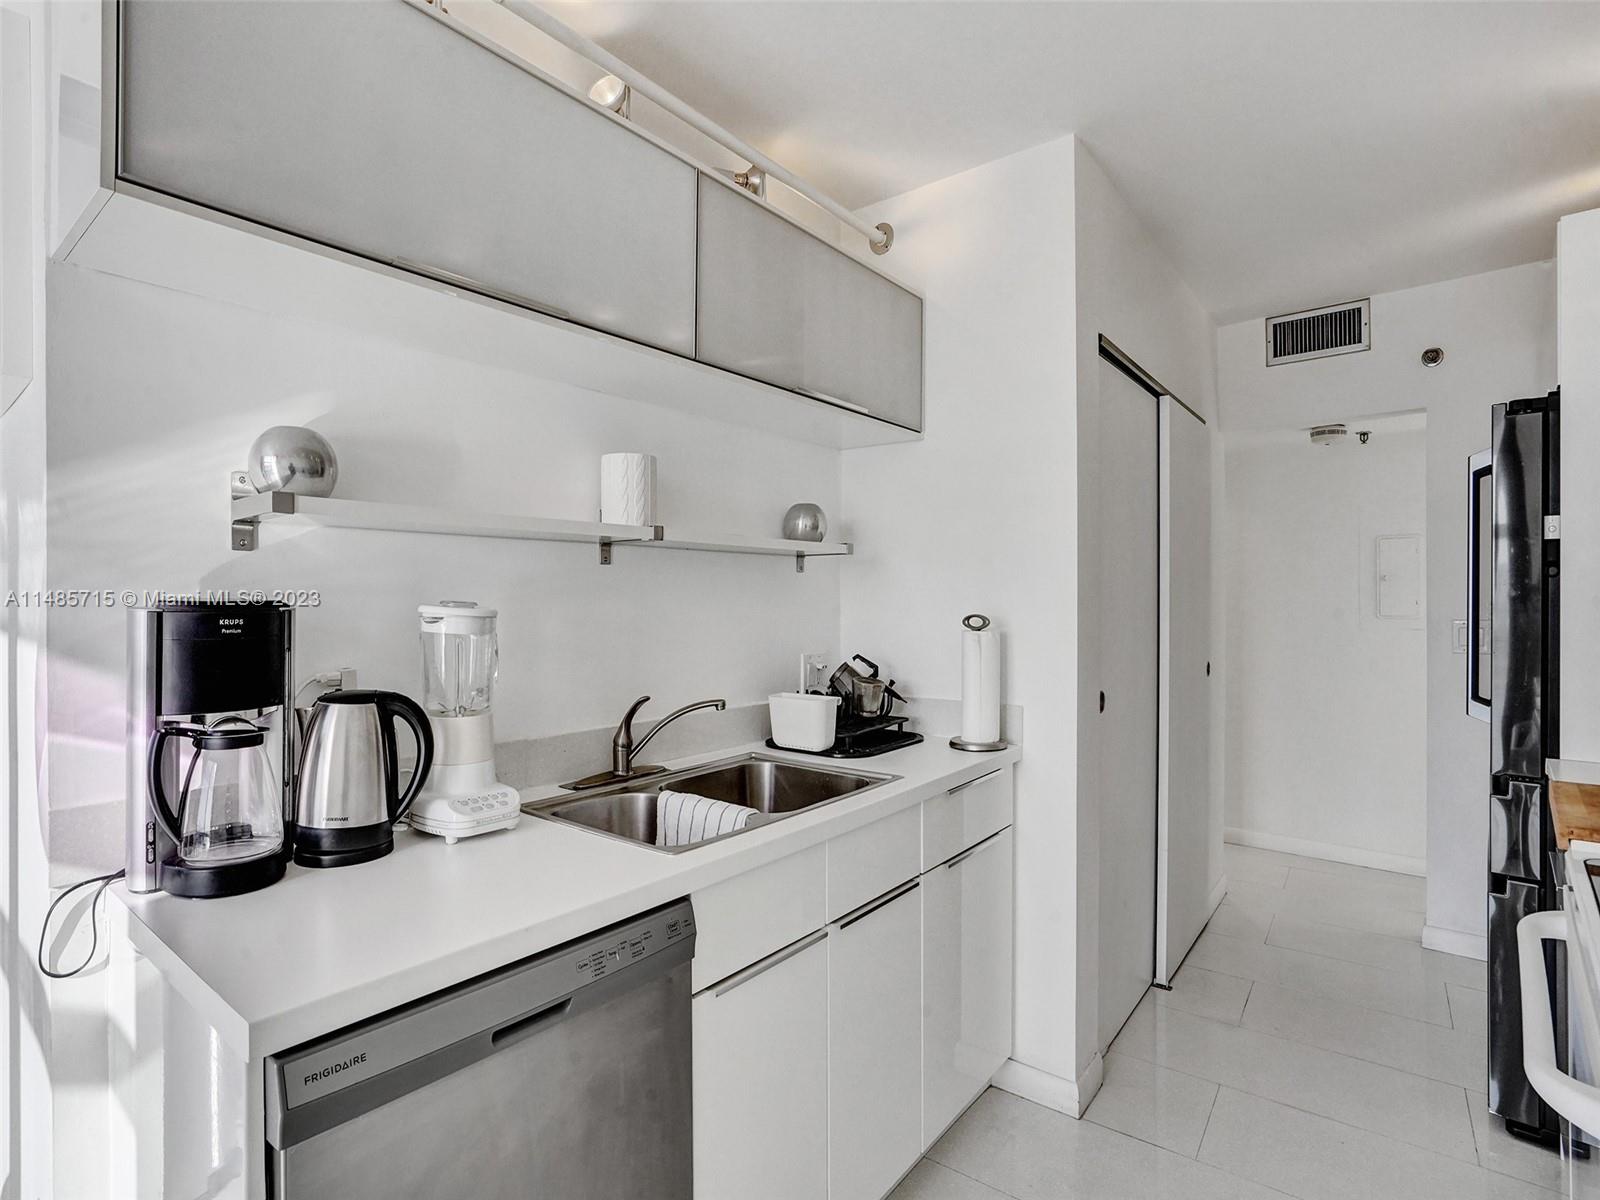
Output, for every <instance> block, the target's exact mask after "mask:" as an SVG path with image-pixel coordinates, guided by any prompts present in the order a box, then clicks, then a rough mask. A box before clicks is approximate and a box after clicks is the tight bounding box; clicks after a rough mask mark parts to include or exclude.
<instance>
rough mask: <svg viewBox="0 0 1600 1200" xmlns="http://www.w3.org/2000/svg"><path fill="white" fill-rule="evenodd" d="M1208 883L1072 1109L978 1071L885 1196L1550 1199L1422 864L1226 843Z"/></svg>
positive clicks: (1551, 1164)
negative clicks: (1427, 904)
mask: <svg viewBox="0 0 1600 1200" xmlns="http://www.w3.org/2000/svg"><path fill="white" fill-rule="evenodd" d="M1226 857H1227V872H1228V879H1229V889H1228V898H1227V900H1225V901H1224V902H1223V904H1222V907H1221V908H1220V909H1218V911H1217V914H1216V916H1215V917H1213V918H1212V921H1211V924H1210V925H1209V926H1208V927H1207V929H1206V932H1205V933H1204V934H1203V935H1202V936H1201V938H1200V941H1199V942H1198V943H1197V944H1196V946H1195V948H1194V950H1193V951H1192V952H1191V953H1190V955H1189V958H1188V961H1187V962H1186V963H1185V964H1184V966H1183V969H1182V970H1181V971H1180V972H1179V973H1178V977H1177V979H1176V980H1175V981H1174V987H1173V990H1172V991H1171V992H1161V991H1154V990H1153V991H1151V992H1150V993H1149V994H1148V995H1147V996H1145V998H1144V1000H1143V1001H1142V1002H1141V1003H1140V1005H1139V1007H1138V1008H1137V1009H1136V1010H1135V1011H1134V1014H1133V1016H1132V1017H1131V1018H1130V1019H1129V1020H1128V1023H1127V1025H1126V1026H1124V1028H1123V1030H1122V1032H1121V1033H1120V1034H1119V1035H1118V1036H1117V1040H1116V1041H1115V1042H1114V1043H1112V1046H1111V1049H1110V1051H1109V1052H1108V1053H1107V1055H1106V1072H1105V1084H1104V1086H1103V1087H1102V1088H1101V1090H1100V1094H1099V1095H1098V1096H1096V1097H1095V1100H1094V1103H1093V1104H1092V1105H1090V1107H1089V1112H1088V1114H1087V1116H1086V1118H1085V1119H1084V1120H1082V1121H1074V1120H1072V1119H1071V1118H1070V1117H1066V1116H1063V1115H1062V1114H1060V1113H1057V1112H1052V1111H1051V1110H1049V1109H1046V1108H1041V1107H1039V1106H1037V1105H1034V1104H1030V1103H1028V1102H1027V1101H1025V1100H1019V1099H1017V1098H1016V1097H1015V1096H1010V1095H1007V1094H1006V1093H1005V1092H1001V1091H998V1090H995V1089H993V1088H991V1089H990V1090H989V1091H988V1092H987V1093H985V1094H984V1095H983V1096H982V1097H981V1098H980V1099H979V1100H978V1102H977V1103H976V1104H975V1105H973V1107H972V1108H971V1110H970V1111H969V1112H968V1113H967V1115H966V1116H964V1117H962V1118H961V1120H960V1121H958V1122H957V1123H956V1125H955V1127H954V1128H952V1129H951V1130H950V1132H949V1133H947V1134H946V1135H945V1136H944V1137H943V1138H942V1139H940V1141H939V1142H938V1144H937V1145H935V1146H934V1147H933V1149H931V1150H930V1151H928V1155H927V1157H926V1158H925V1159H924V1160H923V1161H922V1162H921V1163H920V1164H919V1165H918V1166H917V1169H916V1170H915V1171H913V1172H912V1173H911V1175H910V1176H909V1177H908V1178H907V1179H906V1181H905V1182H904V1183H903V1184H901V1186H900V1187H899V1189H897V1190H896V1191H895V1193H894V1195H893V1197H891V1200H1008V1198H1015V1200H1068V1198H1082V1200H1113V1198H1116V1200H1120V1198H1124V1197H1126V1198H1127V1200H1147V1198H1148V1200H1164V1198H1171V1200H1179V1198H1180V1197H1181V1198H1184V1200H1210V1198H1216V1200H1255V1198H1256V1197H1268V1196H1280V1197H1281V1196H1285V1195H1287V1196H1297V1197H1302V1198H1303V1200H1324V1198H1326V1200H1349V1198H1351V1197H1361V1198H1362V1200H1390V1198H1393V1200H1433V1198H1435V1197H1437V1198H1438V1200H1551V1197H1552V1196H1554V1195H1556V1194H1557V1193H1558V1190H1559V1188H1560V1184H1561V1176H1560V1163H1559V1160H1558V1159H1557V1157H1556V1156H1555V1154H1553V1153H1551V1152H1550V1151H1547V1150H1542V1149H1539V1148H1536V1147H1532V1146H1529V1145H1527V1144H1525V1143H1522V1142H1518V1141H1515V1140H1513V1139H1512V1138H1511V1137H1509V1136H1508V1135H1507V1134H1506V1132H1505V1131H1504V1129H1503V1128H1501V1127H1500V1124H1499V1122H1498V1121H1497V1120H1495V1119H1494V1118H1492V1117H1491V1116H1490V1115H1489V1112H1488V1110H1487V1109H1486V1108H1485V1103H1486V1101H1485V1097H1484V1094H1483V1086H1484V1083H1483V1074H1484V1071H1483V1052H1484V1049H1483V1048H1484V1029H1485V1024H1486V1019H1487V1018H1486V1013H1485V993H1484V987H1485V980H1484V971H1483V964H1481V963H1478V962H1473V961H1471V960H1469V959H1462V958H1454V957H1452V956H1450V955H1447V954H1438V953H1435V952H1434V951H1432V950H1425V949H1423V947H1422V942H1421V934H1422V909H1423V881H1422V880H1421V879H1414V878H1411V877H1410V876H1406V875H1393V874H1390V873H1388V872H1385V871H1369V870H1366V869H1364V868H1361V867H1350V866H1345V865H1343V864H1341V863H1329V862H1322V861H1320V860H1316V859H1307V858H1297V857H1295V856H1293V855H1289V854H1278V853H1275V852H1273V851H1269V850H1255V849H1249V848H1246V847H1242V846H1229V847H1227V855H1226Z"/></svg>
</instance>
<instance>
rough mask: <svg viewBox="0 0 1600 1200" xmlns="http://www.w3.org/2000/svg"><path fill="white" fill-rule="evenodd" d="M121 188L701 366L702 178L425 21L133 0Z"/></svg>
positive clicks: (397, 14)
mask: <svg viewBox="0 0 1600 1200" xmlns="http://www.w3.org/2000/svg"><path fill="white" fill-rule="evenodd" d="M118 12H119V13H120V21H121V30H120V34H121V59H120V62H121V80H120V84H121V95H122V100H121V107H120V114H119V115H120V134H121V151H120V164H119V173H120V174H121V176H122V177H123V178H126V179H128V180H131V181H132V182H135V183H139V184H143V185H145V186H147V187H150V188H153V189H156V190H159V191H162V192H167V193H169V194H171V195H174V196H178V197H180V198H182V199H184V200H189V201H193V202H195V203H197V204H200V205H204V206H206V207H209V208H213V209H217V210H220V211H222V212H225V213H230V214H233V215H234V216H238V217H242V218H245V219H247V220H250V221H253V222H257V223H259V224H262V225H267V226H271V227H273V228H276V229H280V230H283V231H285V232H287V233H291V234H295V235H298V236H300V237H303V238H307V239H310V240H313V241H317V242H321V243H324V244H326V245H329V246H333V247H336V248H338V249H341V250H345V251H348V252H351V253H354V254H357V255H361V256H363V257H366V258H370V259H374V260H377V261H379V262H384V263H397V264H400V265H403V266H404V265H409V266H412V267H415V268H420V269H422V270H423V271H425V272H427V273H431V274H435V275H444V276H459V277H461V278H462V279H463V280H464V281H467V282H468V283H469V284H470V285H473V286H477V287H478V288H479V289H480V290H484V291H487V292H490V293H501V294H504V295H505V296H507V297H508V298H521V300H522V301H523V302H526V303H528V304H529V305H530V306H532V307H536V308H544V309H547V310H550V311H553V312H555V313H556V314H557V315H561V316H566V317H570V319H572V320H574V321H577V322H580V323H582V324H585V325H590V326H593V327H595V328H598V329H604V330H607V331H609V332H612V333H617V334H621V335H622V336H625V337H628V338H632V339H634V340H636V341H641V342H647V343H650V344H652V345H656V346H659V347H662V348H663V349H667V350H672V351H674V352H676V353H679V354H683V355H691V354H693V353H694V238H695V216H694V207H695V175H696V173H695V171H694V169H693V168H692V167H690V166H689V165H688V164H686V163H684V162H682V161H681V160H680V159H677V158H675V157H673V156H672V155H670V154H668V153H667V152H666V151H664V150H662V149H660V148H659V147H657V146H655V145H653V144H652V143H650V142H648V141H646V140H645V139H644V138H642V137H640V136H638V135H637V134H635V133H633V132H631V131H630V130H629V129H627V127H626V126H623V125H621V124H619V123H617V122H615V121H613V120H611V119H610V118H609V117H608V116H606V115H605V114H603V113H601V112H600V111H598V110H597V109H595V108H594V107H593V106H592V105H589V104H586V103H584V102H583V101H581V100H578V99H577V98H575V97H573V96H571V95H569V94H567V93H565V92H563V91H561V90H560V89H558V88H556V87H553V86H551V85H549V84H546V83H545V82H543V81H542V80H540V79H538V78H536V77H534V76H532V75H530V74H528V73H527V72H526V71H524V70H522V69H521V68H520V67H517V66H514V65H512V64H511V63H510V62H508V61H506V60H505V59H503V58H501V57H500V56H499V55H497V54H495V53H494V52H492V51H490V50H488V49H485V48H484V47H482V46H479V45H478V44H476V43H474V42H472V41H469V40H468V39H467V38H465V37H463V36H461V35H460V34H457V33H455V32H453V31H451V30H450V29H448V28H446V27H445V26H444V25H443V24H441V23H440V22H439V21H437V20H435V19H434V18H432V17H430V16H428V15H427V14H426V13H424V12H421V11H419V10H417V9H415V8H413V7H411V6H410V5H408V4H397V3H385V4H301V3H292V2H288V0H255V2H252V3H249V4H239V3H235V2H233V0H188V2H186V3H182V4H173V3H165V4H162V3H158V4H146V3H126V4H122V5H120V6H119V8H118Z"/></svg>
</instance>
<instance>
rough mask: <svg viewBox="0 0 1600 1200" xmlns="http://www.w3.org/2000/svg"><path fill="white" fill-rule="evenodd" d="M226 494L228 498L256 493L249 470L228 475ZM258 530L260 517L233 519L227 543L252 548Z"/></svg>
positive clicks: (240, 548) (235, 498)
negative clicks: (242, 519)
mask: <svg viewBox="0 0 1600 1200" xmlns="http://www.w3.org/2000/svg"><path fill="white" fill-rule="evenodd" d="M228 494H229V499H230V500H237V499H239V497H241V496H254V495H255V494H256V489H255V486H254V485H253V484H251V482H250V475H249V472H247V471H233V472H231V473H230V474H229V475H228ZM260 530H261V521H260V518H251V519H250V520H246V521H234V522H233V523H232V524H231V525H230V527H229V529H228V544H229V545H230V546H231V547H233V549H235V550H254V549H255V548H256V542H257V539H258V537H259V535H260Z"/></svg>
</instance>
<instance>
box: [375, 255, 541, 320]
mask: <svg viewBox="0 0 1600 1200" xmlns="http://www.w3.org/2000/svg"><path fill="white" fill-rule="evenodd" d="M389 265H390V266H392V267H399V268H400V269H401V270H402V271H410V272H411V273H412V274H413V275H426V276H427V277H428V278H429V279H432V280H433V281H434V282H436V283H447V284H450V285H451V286H452V287H462V288H466V289H467V290H468V291H469V292H477V293H478V294H479V295H482V296H488V297H489V298H490V299H493V300H503V301H505V303H507V304H514V305H516V306H517V307H518V308H531V309H532V310H533V311H534V312H537V313H543V314H544V315H545V316H547V317H555V318H556V319H557V320H561V321H570V320H572V314H571V313H569V312H568V311H567V310H566V309H564V308H557V307H556V306H555V305H553V304H540V303H539V301H537V300H530V299H528V297H526V296H521V295H518V294H517V293H516V292H507V291H503V290H502V289H500V288H497V287H491V286H490V285H489V284H487V283H480V282H478V280H476V279H472V278H470V277H468V276H466V275H458V274H456V272H454V271H446V270H445V269H444V268H443V267H430V266H427V265H426V264H424V263H419V262H413V261H412V260H411V259H409V258H391V259H390V260H389Z"/></svg>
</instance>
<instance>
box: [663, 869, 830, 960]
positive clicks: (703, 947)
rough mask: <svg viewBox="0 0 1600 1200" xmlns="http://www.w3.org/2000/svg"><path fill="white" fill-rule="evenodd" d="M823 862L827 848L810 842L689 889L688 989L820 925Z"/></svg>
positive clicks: (824, 916)
mask: <svg viewBox="0 0 1600 1200" xmlns="http://www.w3.org/2000/svg"><path fill="white" fill-rule="evenodd" d="M826 864H827V847H826V846H812V847H811V848H810V849H808V850H802V851H800V853H798V854H791V855H790V856H789V857H788V858H783V859H779V860H778V861H777V862H775V863H769V864H768V865H767V866H764V867H758V868H756V869H755V870H754V871H747V872H745V873H744V874H743V875H736V876H734V877H733V878H732V879H729V880H726V881H725V882H723V883H718V884H714V885H713V886H711V887H708V888H706V889H704V890H703V891H699V892H695V893H694V895H693V896H692V897H690V898H691V899H692V900H693V902H694V916H695V924H696V926H697V927H698V928H697V933H696V939H695V954H694V990H695V991H697V992H698V991H700V990H702V989H703V988H707V987H709V986H711V985H712V984H713V983H716V982H718V981H719V980H722V979H726V978H727V977H728V976H729V975H732V974H733V973H734V972H735V971H738V970H741V969H743V968H744V967H748V966H749V965H750V964H751V963H753V962H755V961H756V960H757V959H761V958H765V957H766V956H767V955H769V954H771V953H772V952H773V951H774V950H780V949H782V948H783V947H784V946H787V945H789V944H790V943H791V942H797V941H799V940H800V939H801V938H803V937H805V936H806V934H808V933H811V932H813V931H814V930H817V929H821V928H822V926H823V925H824V924H825V923H826V922H827V919H828V918H827V911H826V905H825V903H824V899H825V895H826V893H825V891H824V886H825V885H824V879H825V877H826Z"/></svg>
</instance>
